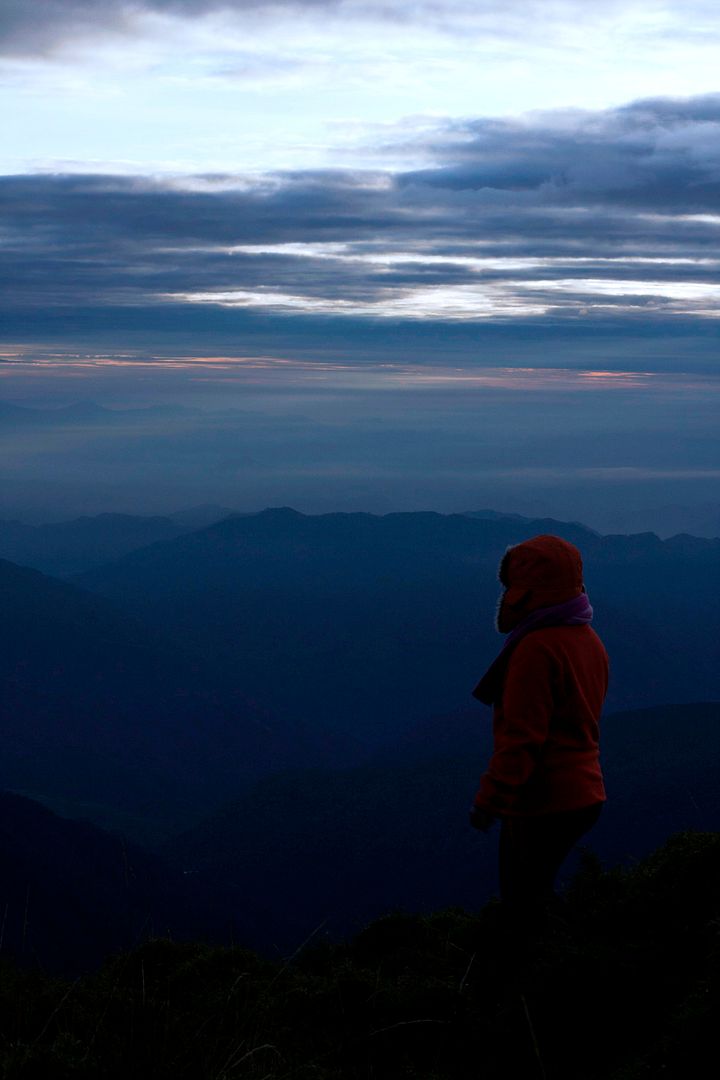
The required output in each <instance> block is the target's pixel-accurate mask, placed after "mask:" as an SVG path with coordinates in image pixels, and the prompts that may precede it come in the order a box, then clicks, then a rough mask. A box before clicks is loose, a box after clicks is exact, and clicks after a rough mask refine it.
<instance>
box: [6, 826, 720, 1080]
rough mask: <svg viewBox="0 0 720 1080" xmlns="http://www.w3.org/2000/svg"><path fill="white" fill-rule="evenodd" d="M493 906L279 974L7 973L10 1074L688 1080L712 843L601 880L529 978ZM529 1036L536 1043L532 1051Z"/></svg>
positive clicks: (190, 967) (715, 882) (707, 1022)
mask: <svg viewBox="0 0 720 1080" xmlns="http://www.w3.org/2000/svg"><path fill="white" fill-rule="evenodd" d="M497 915H498V912H497V908H495V907H493V906H492V905H491V906H488V907H486V908H485V909H483V910H482V911H481V912H480V913H479V914H476V915H473V914H468V913H466V912H462V911H460V910H452V911H445V912H439V913H435V914H433V915H429V916H414V915H396V916H393V915H391V916H388V917H386V918H384V919H382V920H380V921H378V922H376V923H373V924H371V925H370V926H368V927H367V928H366V929H365V930H364V931H363V932H362V933H360V934H359V935H358V936H357V937H355V938H354V940H352V941H350V942H348V943H347V944H342V945H330V944H325V943H322V942H318V939H317V938H316V939H315V940H314V941H313V942H312V943H310V944H309V945H308V946H306V947H305V948H304V949H301V950H299V951H298V953H297V954H296V955H295V956H293V957H291V958H290V959H289V960H286V961H282V962H278V963H272V962H270V961H268V960H262V959H260V958H258V957H257V956H255V955H254V954H252V953H249V952H247V951H244V950H241V949H217V948H210V947H208V946H204V945H201V944H185V945H178V944H173V943H172V942H169V941H163V940H158V941H151V942H148V943H147V944H145V945H144V946H142V947H141V948H139V949H137V950H136V951H134V952H132V953H130V954H128V955H124V956H121V957H118V958H116V959H114V960H112V961H110V962H109V963H108V964H107V965H106V966H105V967H104V968H103V969H102V970H101V971H100V972H98V973H95V974H92V975H88V976H86V977H85V978H83V979H81V980H80V981H78V982H77V983H75V984H72V985H68V984H65V983H62V982H60V981H52V980H50V979H49V978H47V977H46V976H44V975H42V974H41V973H32V972H29V973H28V972H25V973H20V972H17V971H15V970H13V969H11V968H9V967H6V968H4V969H1V970H0V1072H1V1075H2V1076H3V1077H5V1078H8V1080H14V1078H23V1080H25V1078H30V1077H33V1078H34V1077H42V1078H43V1080H54V1078H61V1077H63V1078H64V1077H86V1078H91V1077H92V1078H93V1080H104V1078H107V1080H110V1078H113V1080H115V1078H117V1080H120V1078H123V1080H125V1078H127V1077H133V1078H139V1077H153V1078H154V1080H164V1078H167V1080H170V1078H171V1077H172V1078H173V1080H176V1078H180V1077H188V1078H192V1080H211V1078H212V1080H230V1078H231V1077H245V1078H247V1080H282V1078H290V1077H293V1078H299V1080H310V1078H313V1080H337V1078H339V1077H342V1078H345V1077H347V1078H352V1080H355V1078H357V1080H360V1078H367V1077H373V1078H375V1080H400V1078H402V1077H423V1078H426V1080H456V1078H457V1080H470V1078H471V1077H472V1078H477V1077H482V1078H484V1080H495V1078H497V1080H500V1078H501V1077H502V1078H503V1080H505V1078H507V1077H518V1078H521V1077H522V1078H525V1077H527V1078H528V1080H530V1078H533V1077H538V1078H539V1077H541V1076H543V1075H544V1076H546V1077H547V1078H548V1080H550V1078H555V1080H644V1078H647V1080H650V1078H651V1077H656V1076H657V1075H660V1074H662V1075H663V1076H664V1077H670V1078H675V1080H685V1078H686V1077H689V1076H698V1077H700V1076H705V1075H709V1073H708V1071H707V1065H706V1064H705V1063H706V1061H707V1060H708V1058H709V1059H710V1060H712V1055H713V1052H714V1047H715V1016H716V1014H717V1008H718V1006H719V1005H720V964H719V963H718V958H719V956H720V953H719V952H718V933H717V931H718V916H720V834H718V833H686V834H679V835H676V836H675V837H673V838H671V840H670V841H669V842H668V843H667V844H666V845H665V847H664V848H662V849H661V850H659V851H658V852H656V853H655V854H654V855H652V856H651V857H650V858H649V859H647V860H645V861H644V862H643V863H641V864H639V865H638V866H636V867H634V868H633V869H632V870H622V871H621V870H615V871H612V872H610V873H603V872H601V871H600V870H599V869H598V867H597V866H596V865H594V864H592V863H589V864H588V865H587V866H586V867H585V868H584V869H583V871H581V873H580V874H579V875H578V876H577V877H576V879H575V881H574V883H573V885H572V887H571V889H570V891H569V893H568V897H567V918H566V920H565V921H564V922H563V923H562V924H556V925H555V927H554V929H553V930H552V931H551V932H550V933H548V935H547V936H546V938H545V939H544V940H543V941H542V942H541V943H540V945H539V947H538V950H537V953H536V955H535V957H534V959H533V961H532V963H531V964H530V965H528V966H526V968H525V970H524V971H522V972H521V973H520V974H517V973H515V975H513V974H512V972H510V971H509V970H508V966H507V953H506V950H505V948H504V947H503V944H502V937H501V935H500V934H499V933H498V920H497ZM531 1031H532V1034H533V1035H534V1039H533V1038H532V1037H531Z"/></svg>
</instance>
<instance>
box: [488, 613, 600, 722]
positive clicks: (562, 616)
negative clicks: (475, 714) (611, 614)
mask: <svg viewBox="0 0 720 1080" xmlns="http://www.w3.org/2000/svg"><path fill="white" fill-rule="evenodd" d="M592 617H593V609H592V605H591V604H590V601H589V600H588V595H587V593H585V592H582V593H580V595H579V596H576V597H574V598H573V599H572V600H566V601H565V602H564V603H563V604H554V605H553V607H544V608H537V610H536V611H531V612H530V614H529V615H528V616H527V618H525V619H523V621H522V622H521V623H518V625H517V626H516V627H515V629H514V630H512V631H511V632H510V633H509V634H508V636H507V638H506V639H505V644H504V645H503V647H502V649H501V651H500V653H499V654H498V656H496V657H495V659H494V660H493V662H492V664H491V665H490V667H489V668H488V669H487V671H486V672H485V674H484V675H483V677H482V679H481V680H480V682H479V683H478V684H477V686H476V687H475V689H474V690H473V692H472V694H473V697H475V698H477V699H478V701H482V702H483V704H485V705H492V704H493V702H494V701H495V700H496V699H497V698H498V697H499V696H500V694H501V692H502V684H503V678H504V675H505V669H506V667H507V665H508V661H509V659H510V654H511V653H512V651H513V649H514V648H515V646H516V645H517V643H518V641H520V640H521V639H522V638H524V637H525V635H526V634H530V633H532V631H533V630H540V629H541V628H542V627H543V626H587V625H588V624H589V623H591V622H592Z"/></svg>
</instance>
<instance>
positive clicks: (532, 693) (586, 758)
mask: <svg viewBox="0 0 720 1080" xmlns="http://www.w3.org/2000/svg"><path fill="white" fill-rule="evenodd" d="M499 577H500V581H501V583H502V585H503V586H504V592H503V593H502V596H501V597H500V602H499V605H498V611H497V629H498V630H499V631H500V633H506V634H508V638H507V641H506V642H505V645H504V647H503V649H502V651H501V652H500V654H499V656H498V657H497V658H496V660H495V661H494V662H493V664H492V665H491V666H490V668H489V669H488V671H487V672H486V673H485V675H484V676H483V678H482V679H481V680H480V682H479V683H478V685H477V686H476V687H475V689H474V691H473V695H474V696H475V697H476V698H478V699H479V700H480V701H482V702H484V703H485V704H488V705H493V733H494V751H493V755H492V758H491V760H490V764H489V766H488V769H487V771H486V772H485V774H484V775H483V777H482V779H481V781H480V787H479V789H478V792H477V794H476V796H475V799H474V802H473V807H472V810H471V814H470V821H471V824H472V825H473V826H474V827H475V828H477V829H481V830H483V831H487V830H488V829H489V828H490V827H491V826H492V824H493V822H494V821H495V820H496V819H499V820H500V822H501V829H500V850H499V874H500V899H501V901H502V909H503V912H504V915H505V916H506V925H507V929H508V931H509V932H510V934H511V936H512V938H513V941H514V944H515V946H516V947H517V949H518V950H519V952H520V953H521V954H522V951H523V948H524V946H525V945H526V944H527V942H528V940H530V939H532V937H533V936H534V934H535V933H536V932H537V931H538V930H540V929H541V928H542V926H543V923H544V920H545V918H546V915H547V912H548V910H549V908H550V907H551V906H552V903H553V899H554V886H555V878H556V876H557V873H558V870H559V869H560V866H561V864H562V863H563V861H564V860H565V858H566V857H567V855H568V854H569V852H570V851H571V849H572V848H573V847H574V845H575V844H576V843H577V841H578V840H579V839H580V837H581V836H583V835H584V834H585V833H586V832H587V831H588V829H590V828H591V827H592V826H593V825H594V824H595V822H596V821H597V819H598V817H599V815H600V811H601V809H602V805H603V802H604V801H605V788H604V785H603V778H602V772H601V770H600V757H599V746H598V735H599V732H598V724H599V720H600V713H601V710H602V705H603V700H604V698H605V694H606V692H607V683H608V657H607V653H606V652H605V648H604V646H603V644H602V642H601V640H600V638H599V637H598V635H597V634H596V633H595V631H594V630H593V629H592V628H591V626H590V622H591V620H592V614H593V611H592V607H591V606H590V602H589V600H588V597H587V593H586V592H585V586H584V584H583V570H582V559H581V556H580V552H579V551H578V549H577V548H576V547H574V545H573V544H570V543H568V542H567V541H565V540H562V539H561V538H560V537H558V536H535V537H533V538H532V539H531V540H527V541H525V542H524V543H521V544H517V545H516V546H514V547H511V548H508V550H507V551H506V552H505V555H504V556H503V559H502V561H501V563H500V569H499Z"/></svg>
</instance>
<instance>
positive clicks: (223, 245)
mask: <svg viewBox="0 0 720 1080" xmlns="http://www.w3.org/2000/svg"><path fill="white" fill-rule="evenodd" d="M427 150H428V153H430V154H431V156H432V159H433V160H434V162H435V164H434V167H433V168H432V169H424V170H414V171H408V172H405V173H400V174H393V173H386V172H383V171H382V170H375V171H372V170H314V171H299V172H279V173H274V174H268V175H266V176H261V177H243V176H230V175H207V176H195V177H176V178H170V179H168V178H164V179H155V178H151V177H112V176H84V175H74V176H51V175H39V174H36V175H31V176H16V177H4V178H0V198H1V200H2V203H1V206H0V225H1V227H2V229H3V235H4V236H5V247H4V255H3V262H2V264H1V265H0V286H1V287H2V292H3V295H4V296H5V297H6V299H5V304H6V305H7V307H6V313H5V317H6V320H7V325H8V326H11V327H14V328H15V330H16V331H17V332H20V331H22V326H23V320H24V324H25V325H26V326H30V325H32V324H33V322H34V323H35V325H39V324H40V323H41V322H42V320H43V319H44V318H45V319H46V318H48V317H54V316H53V312H54V313H55V314H56V315H58V316H61V317H62V320H63V325H65V326H66V327H71V326H72V325H73V323H74V324H75V325H76V326H78V327H80V326H87V325H89V320H91V315H92V312H93V310H95V311H97V312H98V313H100V312H107V311H114V312H115V318H116V320H117V323H118V325H119V326H122V324H123V319H124V318H125V315H124V313H129V312H130V311H131V310H132V311H133V312H138V311H142V312H144V315H143V325H145V326H152V325H153V324H154V325H156V326H157V328H158V332H160V331H161V329H162V328H163V327H166V326H167V321H168V314H167V312H168V309H169V308H171V309H172V310H173V311H174V314H175V319H176V321H177V325H178V326H179V327H182V325H186V326H187V328H188V331H190V329H191V328H192V327H193V326H197V325H198V324H197V319H198V318H199V319H200V320H201V321H202V320H207V319H210V323H208V322H207V321H206V322H205V325H211V323H212V319H211V316H210V315H209V314H208V315H200V313H199V309H201V308H204V309H206V310H207V309H208V308H209V309H217V310H218V312H219V311H220V309H226V314H225V315H224V316H222V318H220V316H218V318H219V322H218V325H220V322H221V321H222V319H227V318H241V317H242V319H245V320H247V319H248V318H251V317H253V315H255V316H257V317H262V318H263V319H266V320H267V319H268V318H269V319H272V318H282V319H283V320H288V319H290V320H292V319H297V318H300V317H303V318H309V319H311V320H312V319H313V318H315V319H327V317H335V318H336V319H339V320H343V319H344V320H349V319H352V320H355V321H358V320H359V321H360V322H362V320H382V321H386V322H388V321H391V322H397V323H400V324H402V323H410V322H415V321H418V320H420V321H425V322H427V321H431V322H435V323H445V324H450V323H453V322H476V321H478V320H480V321H484V322H487V321H494V320H496V321H501V322H502V321H506V320H516V321H522V320H536V321H537V320H538V319H541V320H542V319H550V320H553V319H554V320H561V321H563V320H565V321H566V320H568V319H571V320H580V321H587V320H588V319H594V320H596V321H597V320H600V321H602V320H603V319H608V318H612V319H614V320H620V321H622V320H625V321H626V322H627V323H628V324H630V323H632V324H633V325H638V324H639V325H648V326H649V325H650V324H651V323H653V324H656V323H657V320H658V319H678V318H682V319H685V320H690V321H691V322H692V320H696V321H697V320H700V321H702V320H708V319H714V318H715V317H716V316H717V312H718V310H719V308H720V305H719V304H718V300H719V299H720V274H719V270H720V261H719V259H720V257H719V256H718V254H717V252H718V240H719V239H720V95H708V96H704V97H700V98H694V99H687V100H673V99H652V100H645V101H638V102H634V103H632V104H630V105H627V106H624V107H621V108H617V109H608V110H602V111H596V112H589V111H561V112H554V113H542V114H529V115H527V116H525V117H523V118H521V119H519V120H469V121H465V122H463V123H461V124H460V123H457V122H448V124H447V125H446V127H445V129H444V131H443V130H442V129H440V128H439V127H438V129H437V130H435V131H433V133H432V136H431V141H430V142H429V143H428V146H427ZM127 317H128V318H129V314H128V315H127ZM224 325H227V323H224ZM238 325H239V324H238ZM297 325H298V326H299V324H297ZM23 333H27V331H23Z"/></svg>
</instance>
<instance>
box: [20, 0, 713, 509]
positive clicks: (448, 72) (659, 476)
mask: <svg viewBox="0 0 720 1080" xmlns="http://www.w3.org/2000/svg"><path fill="white" fill-rule="evenodd" d="M719 46H720V8H718V6H717V4H715V3H712V2H702V0H698V2H695V0H689V2H684V3H680V2H677V0H667V2H662V3H652V2H649V0H637V2H620V0H618V2H615V0H604V2H603V3H601V4H588V3H587V2H583V3H581V2H578V0H557V2H554V0H543V2H534V0H515V2H513V0H505V2H503V3H500V2H496V0H474V2H468V0H436V2H427V3H423V2H415V3H412V4H410V3H406V2H404V0H398V2H394V3H389V2H379V0H378V2H374V3H358V2H356V0H344V2H343V0H287V2H285V3H278V4H274V3H267V2H253V0H234V2H232V0H226V2H225V3H218V2H214V0H138V2H133V3H125V2H121V0H67V2H64V0H0V96H1V99H0V114H1V115H2V121H1V123H2V132H3V137H2V139H1V140H0V237H2V247H1V248H0V403H7V406H8V407H9V406H11V405H15V406H20V407H23V408H25V409H43V410H48V409H52V408H60V407H63V406H68V405H72V404H73V403H75V402H78V401H83V402H88V401H92V402H96V403H98V404H99V405H100V406H103V407H104V408H105V409H110V410H115V411H117V410H137V409H140V408H148V409H154V410H155V411H153V412H148V413H147V415H146V416H145V417H141V418H139V419H138V417H137V416H136V413H135V412H132V414H130V413H128V415H127V416H126V417H125V420H124V421H123V422H122V423H121V422H120V419H121V418H120V417H119V416H117V415H115V416H111V417H109V418H108V417H107V415H105V414H100V413H97V414H95V415H91V414H90V413H88V412H85V413H83V412H82V410H80V411H79V412H78V414H77V415H76V416H75V418H74V420H73V422H72V424H71V425H70V426H68V424H67V423H62V424H58V423H54V422H50V421H48V422H45V421H47V420H48V418H47V416H46V417H45V419H44V421H43V423H42V424H38V423H36V424H35V425H34V426H33V425H32V424H31V425H30V426H28V425H27V424H24V425H23V424H22V423H19V421H18V416H17V413H15V414H12V410H11V411H10V413H8V414H7V415H6V413H3V412H2V408H0V443H1V444H2V445H3V447H4V449H3V460H4V462H5V464H4V466H3V467H2V476H0V480H2V481H3V483H2V492H4V494H3V493H2V492H0V515H3V516H6V515H18V516H21V517H25V518H28V517H33V516H34V517H35V518H42V517H43V515H45V516H47V517H53V518H58V517H62V516H65V517H67V516H72V515H74V514H76V513H81V512H82V513H85V512H92V513H97V512H102V511H106V510H115V509H122V510H128V511H137V512H155V511H158V512H165V511H170V510H172V509H179V508H180V507H181V506H183V505H189V504H191V503H195V502H207V501H220V502H222V503H223V504H229V505H231V506H233V507H236V508H238V509H243V510H246V509H261V508H262V507H263V506H265V505H275V504H277V503H278V502H280V503H289V504H290V505H295V506H297V508H298V509H302V510H306V511H309V512H316V511H318V510H324V509H340V510H342V509H353V510H354V509H365V510H373V511H386V510H392V509H440V510H443V511H450V510H453V509H454V510H463V509H473V508H479V507H481V506H486V505H493V506H495V507H496V508H497V509H502V510H505V511H510V512H511V511H517V512H520V513H523V512H533V513H535V512H544V513H552V514H554V515H555V516H564V517H573V518H578V517H580V516H581V515H582V516H583V517H584V519H585V520H587V521H588V523H589V524H594V525H595V526H596V527H599V528H603V529H609V528H612V527H613V526H617V527H623V528H624V527H626V525H627V523H628V522H630V520H631V519H632V522H633V523H635V524H636V525H638V526H639V527H640V526H645V525H648V526H649V527H652V526H653V521H655V520H659V518H658V513H659V508H661V507H663V506H665V505H669V504H672V505H673V506H685V507H688V508H695V510H694V511H693V513H694V516H692V515H690V516H691V517H692V520H693V521H695V520H699V519H698V513H699V514H700V517H702V516H703V515H704V516H705V519H707V518H708V515H709V516H712V513H713V512H714V511H713V507H717V506H718V503H719V502H720V497H719V496H718V476H720V454H719V453H718V448H719V440H718V430H719V428H718V408H717V405H718V390H719V389H720V383H719V382H718V368H717V355H718V330H719V329H720V326H719V324H718V315H719V313H720V305H719V304H718V300H719V299H720V275H719V274H718V269H719V267H720V246H719V244H718V241H719V240H720V80H719V79H718V76H717V66H718V65H717V56H718V47H719ZM162 409H165V412H164V413H163V412H162ZM158 410H160V411H158ZM168 410H170V411H168ZM171 414H172V415H171ZM13 417H14V419H13ZM50 420H52V418H50ZM141 421H142V422H141ZM41 431H42V435H41ZM3 478H4V479H3ZM695 511H697V512H695ZM643 514H645V516H644V517H643ZM653 514H655V517H654V518H653ZM633 515H635V516H633ZM638 515H639V516H638ZM676 517H677V514H676ZM688 520H690V518H688Z"/></svg>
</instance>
